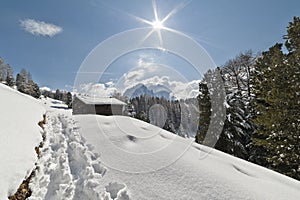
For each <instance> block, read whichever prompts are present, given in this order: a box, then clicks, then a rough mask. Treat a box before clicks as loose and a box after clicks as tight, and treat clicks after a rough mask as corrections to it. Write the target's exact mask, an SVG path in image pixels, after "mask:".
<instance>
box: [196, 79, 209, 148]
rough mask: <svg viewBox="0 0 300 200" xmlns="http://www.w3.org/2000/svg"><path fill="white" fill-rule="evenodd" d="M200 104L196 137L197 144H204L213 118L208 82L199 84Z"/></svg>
mask: <svg viewBox="0 0 300 200" xmlns="http://www.w3.org/2000/svg"><path fill="white" fill-rule="evenodd" d="M197 99H198V102H199V112H200V113H199V114H200V116H199V125H198V132H197V134H196V137H195V142H197V143H200V144H202V143H203V141H204V138H205V136H206V133H207V131H208V127H209V123H210V118H211V102H210V94H209V91H208V87H207V84H206V82H201V83H200V84H199V95H198V97H197Z"/></svg>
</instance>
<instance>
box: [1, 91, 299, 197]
mask: <svg viewBox="0 0 300 200" xmlns="http://www.w3.org/2000/svg"><path fill="white" fill-rule="evenodd" d="M0 99H1V104H0V109H1V116H0V117H1V118H0V123H1V134H0V137H1V140H0V148H1V150H0V156H1V165H0V170H1V171H0V175H1V179H0V187H1V190H0V195H1V196H0V199H7V197H8V196H9V195H11V194H13V193H14V192H15V191H16V189H17V187H18V186H19V184H20V183H21V182H22V180H23V179H24V177H26V176H28V175H29V174H30V172H31V170H32V169H33V168H34V163H35V162H37V166H38V168H39V170H38V171H37V173H36V176H35V177H34V178H33V179H32V181H31V183H30V188H31V189H32V191H33V193H32V196H31V197H30V198H29V200H36V199H46V200H50V199H51V200H52V199H64V200H65V199H69V200H71V199H78V200H79V199H106V200H112V199H116V200H128V199H138V200H141V199H204V200H205V199H207V200H211V199H280V200H281V199H289V200H293V199H295V200H296V199H298V198H299V196H300V182H299V181H297V180H294V179H291V178H289V177H286V176H284V175H281V174H279V173H276V172H273V171H270V170H268V169H266V168H263V167H260V166H257V165H254V164H252V163H249V162H246V161H244V160H241V159H238V158H235V157H232V156H230V155H228V154H225V153H222V152H220V151H217V150H213V149H211V148H208V147H205V146H202V145H199V144H196V143H194V142H193V141H191V140H189V139H184V138H181V137H178V136H177V135H174V134H172V133H170V132H167V131H165V130H163V129H160V128H158V127H155V126H153V125H150V124H148V123H145V122H142V121H139V120H137V119H133V118H129V117H124V116H99V115H97V116H95V115H76V116H72V114H71V110H68V109H67V108H66V106H65V105H63V103H62V102H59V101H56V100H53V99H50V98H47V99H40V100H36V99H34V98H31V97H28V96H27V95H23V94H21V93H19V92H16V91H15V90H12V89H10V88H8V87H6V86H3V85H0ZM45 111H46V113H47V124H46V125H45V131H46V140H45V144H44V147H43V148H42V149H41V156H42V157H41V159H39V160H37V158H36V154H35V152H34V147H35V146H37V145H38V144H39V142H40V141H41V135H40V131H41V129H40V128H39V127H38V126H37V122H38V121H39V120H41V118H42V114H44V113H45ZM2 113H3V114H2Z"/></svg>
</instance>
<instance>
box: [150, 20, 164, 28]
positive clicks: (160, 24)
mask: <svg viewBox="0 0 300 200" xmlns="http://www.w3.org/2000/svg"><path fill="white" fill-rule="evenodd" d="M152 28H153V29H163V28H164V23H163V22H162V21H159V20H155V21H153V22H152Z"/></svg>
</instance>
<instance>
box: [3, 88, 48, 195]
mask: <svg viewBox="0 0 300 200" xmlns="http://www.w3.org/2000/svg"><path fill="white" fill-rule="evenodd" d="M0 113H1V114H0V127H1V128H0V162H1V164H0V199H7V197H8V196H10V195H12V194H14V193H15V192H16V191H17V188H18V187H19V185H20V184H21V183H22V181H23V180H24V178H25V177H27V176H29V174H30V173H31V171H32V170H33V169H34V168H35V162H36V161H37V155H36V152H35V150H34V148H35V147H36V146H38V145H39V143H40V142H41V141H42V136H41V131H42V130H41V128H40V127H39V126H38V122H39V121H41V120H42V117H43V114H44V113H45V109H44V107H43V106H42V104H41V103H40V102H39V101H38V100H36V99H34V98H33V97H30V96H28V95H24V94H21V93H19V92H17V91H15V90H13V89H11V88H9V87H7V86H5V85H3V84H0Z"/></svg>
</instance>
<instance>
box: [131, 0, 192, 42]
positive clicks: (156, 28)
mask: <svg viewBox="0 0 300 200" xmlns="http://www.w3.org/2000/svg"><path fill="white" fill-rule="evenodd" d="M189 3H190V1H185V2H182V3H180V4H179V5H177V6H176V7H175V8H174V9H173V10H171V11H170V12H169V13H168V14H167V15H166V16H165V17H163V18H162V19H160V18H159V16H158V10H157V5H156V1H155V0H152V8H153V14H154V20H153V21H149V20H146V19H143V18H141V17H137V16H134V15H131V16H133V17H134V18H135V19H136V20H138V21H140V22H142V23H144V24H148V25H150V26H151V27H152V30H151V31H150V32H149V33H148V34H147V35H146V36H145V38H144V40H146V39H147V38H148V37H150V36H151V35H152V34H153V33H156V34H157V35H158V39H159V44H160V46H159V48H163V38H162V34H161V31H162V30H168V31H172V32H178V31H176V30H174V29H171V28H167V27H166V26H165V25H164V23H165V22H166V21H167V20H168V19H169V18H170V17H172V16H173V15H175V14H176V13H177V12H178V11H179V10H181V9H183V8H184V7H185V6H186V5H188V4H189Z"/></svg>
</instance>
